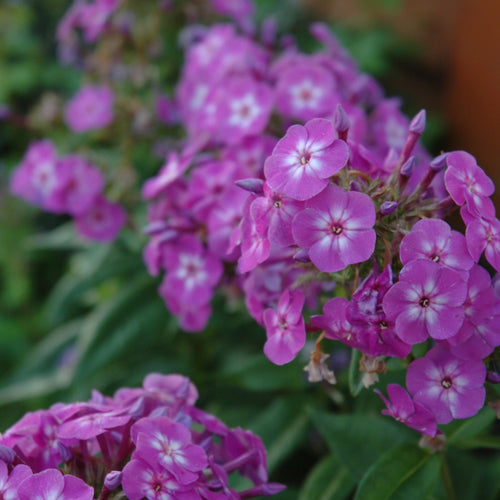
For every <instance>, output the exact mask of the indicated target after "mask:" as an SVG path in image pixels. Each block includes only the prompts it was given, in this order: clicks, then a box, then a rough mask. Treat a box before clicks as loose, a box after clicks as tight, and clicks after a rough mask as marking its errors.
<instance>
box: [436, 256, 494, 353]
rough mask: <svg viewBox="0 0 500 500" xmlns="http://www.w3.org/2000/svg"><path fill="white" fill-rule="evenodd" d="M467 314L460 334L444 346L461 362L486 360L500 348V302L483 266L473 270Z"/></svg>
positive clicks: (466, 305) (470, 274) (476, 266)
mask: <svg viewBox="0 0 500 500" xmlns="http://www.w3.org/2000/svg"><path fill="white" fill-rule="evenodd" d="M464 311H465V316H464V322H463V325H462V327H461V328H460V330H459V332H458V333H457V334H456V335H455V336H453V337H451V338H450V339H448V340H447V341H443V342H442V344H443V345H444V347H446V348H447V349H448V350H449V351H450V352H451V353H452V354H454V355H455V356H457V357H458V358H460V359H464V360H469V359H483V358H485V357H486V356H489V355H490V354H491V353H492V352H493V350H494V349H495V347H496V346H498V345H499V344H500V326H499V325H500V323H499V319H500V318H499V314H500V301H499V299H498V298H497V297H496V296H495V291H494V289H493V287H492V283H491V278H490V275H489V273H488V271H486V269H484V268H483V267H481V266H478V265H475V266H474V267H473V268H472V269H471V270H470V273H469V281H468V290H467V298H466V299H465V303H464Z"/></svg>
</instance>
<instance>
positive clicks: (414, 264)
mask: <svg viewBox="0 0 500 500" xmlns="http://www.w3.org/2000/svg"><path fill="white" fill-rule="evenodd" d="M466 295H467V284H466V282H465V281H464V279H463V278H462V275H461V274H460V273H458V272H456V271H453V270H451V269H447V268H445V267H441V266H440V265H439V264H438V263H436V262H432V261H431V260H426V259H417V260H413V261H411V262H409V263H408V264H407V265H406V266H404V267H403V269H402V270H401V273H400V275H399V281H398V283H396V284H394V285H393V286H392V287H391V288H390V289H389V290H388V291H387V293H386V294H385V297H384V301H383V308H384V312H385V313H386V315H387V317H388V318H389V320H391V321H395V324H396V335H397V336H398V337H399V338H400V339H401V340H403V341H404V342H406V343H408V344H417V343H419V342H423V341H424V340H426V339H427V338H428V337H429V336H430V337H432V338H434V339H447V338H450V337H452V336H453V335H456V334H457V333H458V331H459V329H460V327H461V326H462V323H463V319H464V308H463V304H464V301H465V298H466Z"/></svg>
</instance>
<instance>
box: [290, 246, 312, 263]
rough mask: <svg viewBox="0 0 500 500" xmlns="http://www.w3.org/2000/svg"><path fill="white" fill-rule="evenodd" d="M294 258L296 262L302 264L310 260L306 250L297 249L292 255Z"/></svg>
mask: <svg viewBox="0 0 500 500" xmlns="http://www.w3.org/2000/svg"><path fill="white" fill-rule="evenodd" d="M293 258H294V260H296V261H297V262H302V263H304V264H306V263H308V262H311V259H310V258H309V254H308V252H307V250H304V249H302V250H299V251H298V252H297V253H296V254H295V255H294V256H293Z"/></svg>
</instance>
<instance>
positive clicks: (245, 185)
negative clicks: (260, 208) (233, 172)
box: [235, 179, 264, 195]
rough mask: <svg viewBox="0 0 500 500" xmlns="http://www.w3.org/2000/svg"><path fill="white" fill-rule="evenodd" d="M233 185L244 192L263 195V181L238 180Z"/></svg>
mask: <svg viewBox="0 0 500 500" xmlns="http://www.w3.org/2000/svg"><path fill="white" fill-rule="evenodd" d="M235 184H236V185H237V186H238V187H240V188H241V189H244V190H245V191H250V193H255V194H258V195H262V194H264V181H263V180H262V179H240V180H238V181H236V182H235Z"/></svg>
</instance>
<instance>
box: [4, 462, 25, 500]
mask: <svg viewBox="0 0 500 500" xmlns="http://www.w3.org/2000/svg"><path fill="white" fill-rule="evenodd" d="M32 475H33V471H32V470H31V469H30V468H29V467H28V466H27V465H24V464H19V465H16V466H15V467H14V468H13V469H12V471H11V472H10V474H9V469H8V467H7V465H6V463H5V462H3V461H2V460H0V497H1V498H2V500H18V498H19V496H18V493H17V489H18V487H19V485H20V484H21V483H22V482H23V481H24V480H25V479H26V478H28V477H30V476H32Z"/></svg>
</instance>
